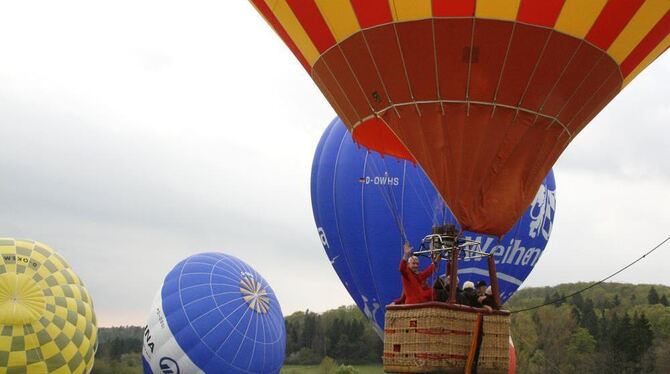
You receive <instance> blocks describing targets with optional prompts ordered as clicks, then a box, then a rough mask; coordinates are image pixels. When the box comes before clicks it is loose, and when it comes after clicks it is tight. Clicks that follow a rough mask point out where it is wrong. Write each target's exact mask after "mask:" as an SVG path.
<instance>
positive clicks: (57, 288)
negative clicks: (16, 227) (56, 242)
mask: <svg viewBox="0 0 670 374" xmlns="http://www.w3.org/2000/svg"><path fill="white" fill-rule="evenodd" d="M0 257H1V258H2V259H1V260H0V327H1V330H2V333H1V334H0V368H4V369H6V372H7V373H45V374H46V373H55V374H67V373H76V374H80V373H89V372H90V371H91V369H92V368H93V359H94V356H95V350H96V349H97V344H98V343H97V342H98V329H97V327H96V319H95V314H94V312H93V302H92V300H91V297H90V296H89V294H88V291H87V290H86V288H85V287H84V284H83V283H82V282H81V280H80V279H79V277H78V276H77V274H75V273H74V271H73V270H72V268H70V265H68V263H67V262H66V261H65V260H64V259H63V258H62V257H61V256H59V255H58V254H57V253H56V252H55V251H54V250H53V249H51V248H49V247H48V246H47V245H45V244H43V243H40V242H36V241H32V240H20V239H10V238H0ZM0 371H1V372H5V371H3V369H0Z"/></svg>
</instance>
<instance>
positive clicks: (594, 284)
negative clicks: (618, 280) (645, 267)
mask: <svg viewBox="0 0 670 374" xmlns="http://www.w3.org/2000/svg"><path fill="white" fill-rule="evenodd" d="M668 240H670V236H669V237H667V238H665V240H663V241H662V242H660V243H659V244H657V245H656V246H655V247H654V248H652V249H651V250H649V251H648V252H647V253H645V254H643V255H642V256H640V257H639V258H638V259H637V260H635V261H633V262H631V263H630V264H628V265H626V266H624V267H622V268H621V269H619V270H617V271H616V272H615V273H613V274H612V275H610V276H608V277H607V278H604V279H601V280H599V281H598V282H595V283H593V284H592V285H590V286H587V287H584V288H582V289H581V290H579V291H576V292H573V293H571V294H569V295H567V296H563V297H560V298H558V299H556V300H552V301H549V302H546V303H544V304H541V305H536V306H532V307H530V308H524V309H519V310H513V311H511V312H510V313H521V312H527V311H529V310H534V309H539V308H542V307H545V306H547V305H551V304H555V303H557V302H559V301H565V300H567V299H568V298H570V297H573V296H575V295H578V294H580V293H582V292H584V291H586V290H588V289H591V288H593V287H595V286H597V285H599V284H602V283H604V282H606V281H607V280H608V279H610V278H612V277H614V276H615V275H617V274H619V273H621V272H623V271H624V270H626V269H628V268H629V267H631V266H633V265H635V264H636V263H638V262H640V261H641V260H642V259H643V258H645V257H647V255H650V254H651V253H652V252H654V251H655V250H657V249H659V248H660V247H662V246H663V244H665V243H666V242H667V241H668Z"/></svg>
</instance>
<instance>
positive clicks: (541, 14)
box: [517, 0, 565, 27]
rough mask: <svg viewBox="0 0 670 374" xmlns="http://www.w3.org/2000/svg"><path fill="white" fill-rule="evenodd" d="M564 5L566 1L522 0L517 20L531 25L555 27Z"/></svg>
mask: <svg viewBox="0 0 670 374" xmlns="http://www.w3.org/2000/svg"><path fill="white" fill-rule="evenodd" d="M563 3H565V0H542V1H538V0H522V1H521V5H520V6H519V13H518V15H517V20H518V21H520V22H525V23H530V24H531V25H540V26H546V27H554V24H555V23H556V20H557V19H558V15H559V14H560V13H561V9H562V8H563Z"/></svg>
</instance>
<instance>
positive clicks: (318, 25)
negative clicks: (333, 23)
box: [286, 0, 335, 53]
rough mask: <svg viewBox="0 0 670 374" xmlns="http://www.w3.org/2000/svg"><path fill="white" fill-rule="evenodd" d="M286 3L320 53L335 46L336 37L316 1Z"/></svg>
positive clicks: (304, 0)
mask: <svg viewBox="0 0 670 374" xmlns="http://www.w3.org/2000/svg"><path fill="white" fill-rule="evenodd" d="M286 3H287V4H288V5H289V7H290V8H291V10H292V11H293V14H295V16H296V17H297V18H298V21H299V22H300V24H301V25H302V27H303V29H305V32H307V35H309V38H310V39H311V40H312V43H314V45H315V46H316V49H317V50H318V51H319V52H320V53H323V52H325V50H326V49H328V48H330V47H332V46H333V45H334V44H335V37H333V34H332V33H331V32H330V28H329V27H328V24H326V21H325V20H324V19H323V16H322V15H321V12H320V11H319V8H318V7H317V6H316V3H314V0H286Z"/></svg>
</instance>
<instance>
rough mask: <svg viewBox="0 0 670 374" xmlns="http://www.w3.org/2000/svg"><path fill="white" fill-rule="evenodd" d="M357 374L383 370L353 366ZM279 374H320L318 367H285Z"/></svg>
mask: <svg viewBox="0 0 670 374" xmlns="http://www.w3.org/2000/svg"><path fill="white" fill-rule="evenodd" d="M354 367H355V368H356V370H358V374H383V373H384V369H383V367H382V366H381V365H364V366H354ZM280 374H322V373H321V372H320V371H319V367H318V366H298V365H286V366H284V367H283V368H282V369H281V372H280Z"/></svg>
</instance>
